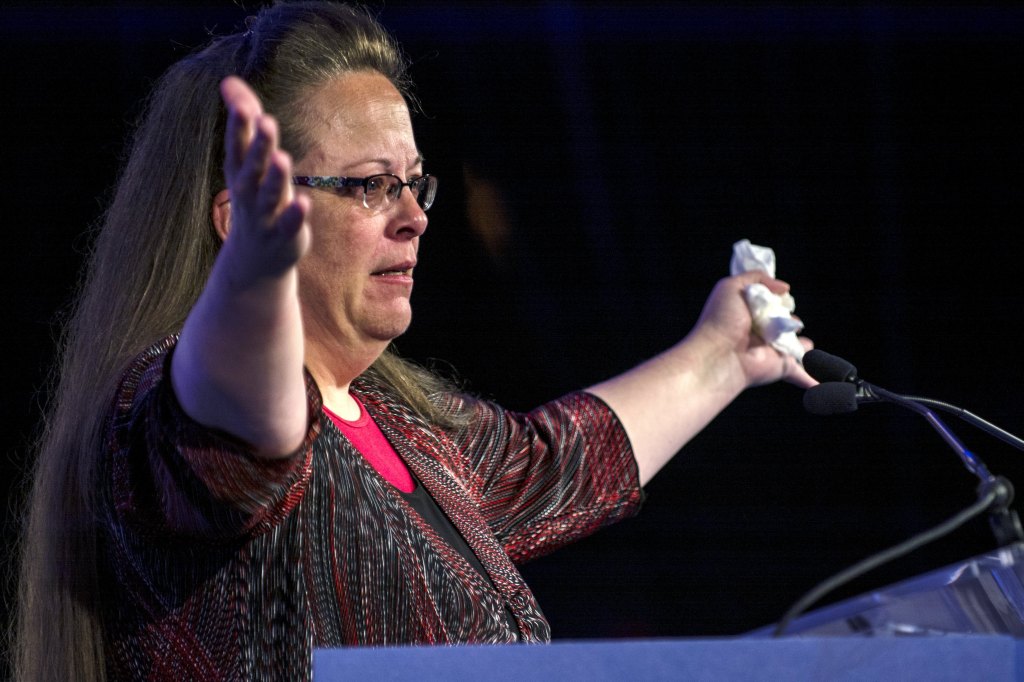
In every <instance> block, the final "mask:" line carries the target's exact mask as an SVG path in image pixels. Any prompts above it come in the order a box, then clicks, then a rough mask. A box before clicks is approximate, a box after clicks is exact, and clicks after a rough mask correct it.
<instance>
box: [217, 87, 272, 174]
mask: <svg viewBox="0 0 1024 682" xmlns="http://www.w3.org/2000/svg"><path fill="white" fill-rule="evenodd" d="M220 93H221V98H222V99H223V100H224V105H225V106H226V107H227V110H228V118H227V128H226V130H225V134H224V151H225V154H224V171H225V173H226V174H227V175H228V176H229V177H230V176H231V175H233V174H234V173H235V172H237V170H238V169H239V168H240V167H241V165H242V161H243V160H244V158H245V154H246V151H247V150H248V148H249V143H250V141H251V140H252V138H253V134H254V131H255V122H256V120H257V119H258V118H259V117H260V116H261V115H262V114H263V107H262V106H261V105H260V100H259V98H258V97H257V96H256V93H255V92H253V91H252V88H250V87H249V86H248V85H247V84H246V83H245V81H243V80H242V79H241V78H238V77H236V76H228V77H227V78H225V79H224V80H223V81H222V82H221V84H220Z"/></svg>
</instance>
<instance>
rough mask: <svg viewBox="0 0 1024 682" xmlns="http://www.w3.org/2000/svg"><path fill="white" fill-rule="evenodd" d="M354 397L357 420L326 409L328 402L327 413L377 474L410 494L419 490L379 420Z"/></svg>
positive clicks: (325, 411)
mask: <svg viewBox="0 0 1024 682" xmlns="http://www.w3.org/2000/svg"><path fill="white" fill-rule="evenodd" d="M352 399H353V400H355V401H356V405H358V406H359V418H358V419H356V420H355V421H349V420H348V419H343V418H341V417H339V416H338V415H336V414H334V413H333V412H331V411H330V410H329V409H327V406H326V405H324V414H326V415H327V416H328V417H330V418H331V421H332V422H334V425H335V426H337V427H338V430H339V431H341V432H342V433H343V434H345V437H346V438H348V439H349V440H350V441H352V445H354V446H356V450H358V451H359V452H360V454H362V456H363V457H365V458H366V461H368V462H369V463H370V464H371V465H373V468H374V469H376V470H377V473H379V474H380V475H381V476H383V477H384V478H386V479H387V481H388V483H390V484H391V485H393V486H395V487H396V488H398V489H399V490H401V491H402V492H403V493H411V492H412V491H413V490H415V489H416V483H415V481H413V480H412V474H410V473H409V469H408V467H406V466H405V462H403V461H402V458H401V457H399V456H398V453H397V452H395V449H394V448H393V447H391V443H389V442H388V439H387V438H385V437H384V434H383V433H381V431H380V427H379V426H377V422H375V421H373V420H372V419H370V413H369V412H367V411H366V408H365V407H363V404H362V403H361V402H360V401H359V398H356V397H355V396H352Z"/></svg>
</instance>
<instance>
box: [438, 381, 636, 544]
mask: <svg viewBox="0 0 1024 682" xmlns="http://www.w3.org/2000/svg"><path fill="white" fill-rule="evenodd" d="M452 405H453V407H454V409H457V410H467V411H468V412H469V414H470V419H469V420H468V421H469V423H468V426H466V427H464V428H463V429H460V430H459V431H457V432H456V433H455V434H454V436H453V437H454V439H455V441H456V447H457V449H458V450H459V452H460V453H461V454H462V457H461V463H460V464H461V466H462V467H463V468H464V470H463V471H462V472H460V474H461V476H462V477H463V480H464V481H465V484H466V486H467V488H468V490H469V492H470V494H471V495H472V496H473V497H474V498H475V499H476V501H477V504H478V505H479V508H480V511H481V513H482V514H483V515H484V518H485V519H486V520H487V522H488V524H490V526H491V528H492V530H493V531H494V532H495V534H496V535H497V536H498V538H499V540H501V542H502V543H503V545H504V546H505V549H506V551H507V552H508V553H509V556H511V557H512V559H513V560H514V561H517V562H522V561H526V560H528V559H531V558H533V557H537V556H540V555H543V554H546V553H548V552H551V551H553V550H555V549H557V548H558V547H561V546H563V545H566V544H569V543H571V542H574V541H575V540H578V539H580V538H582V537H585V536H587V535H590V534H591V533H593V532H594V531H596V530H597V529H598V528H600V527H602V526H605V525H607V524H610V523H614V522H615V521H618V520H620V519H623V518H627V517H629V516H632V515H634V514H635V513H636V512H637V511H638V510H639V507H640V503H641V501H642V497H643V493H642V491H641V489H640V481H639V471H638V469H637V465H636V460H635V459H634V457H633V451H632V448H631V447H630V444H629V439H628V438H627V436H626V432H625V430H624V429H623V427H622V424H621V423H620V422H619V420H618V418H617V417H616V416H615V413H614V412H612V410H611V408H609V407H608V406H607V405H606V404H605V403H604V402H602V401H601V400H600V399H599V398H597V397H596V396H593V395H591V394H589V393H573V394H570V395H568V396H565V397H563V398H561V399H559V400H555V401H553V402H550V403H547V404H545V405H543V406H541V407H539V408H537V409H536V410H533V411H532V412H529V413H526V414H523V413H516V412H510V411H507V410H504V409H502V408H501V407H499V406H497V405H494V404H493V403H489V402H485V401H479V400H474V399H471V398H467V397H465V396H460V397H456V398H453V404H452Z"/></svg>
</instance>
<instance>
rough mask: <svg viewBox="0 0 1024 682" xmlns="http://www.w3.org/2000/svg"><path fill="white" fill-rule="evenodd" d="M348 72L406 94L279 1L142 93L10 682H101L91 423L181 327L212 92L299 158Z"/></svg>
mask: <svg viewBox="0 0 1024 682" xmlns="http://www.w3.org/2000/svg"><path fill="white" fill-rule="evenodd" d="M357 70H374V71H378V72H380V73H382V74H384V75H385V76H387V77H388V78H389V79H390V80H391V82H392V83H394V84H395V86H396V87H397V88H398V89H399V90H400V91H401V92H402V93H403V94H405V95H406V97H407V98H408V97H410V93H409V82H408V79H407V73H406V61H405V59H404V58H403V56H402V54H401V52H400V50H399V48H398V47H397V45H396V44H395V42H394V41H393V40H392V39H391V37H390V36H389V35H388V34H387V33H386V32H385V31H384V29H383V28H381V27H380V25H379V24H378V23H377V22H376V21H375V20H374V19H373V18H372V17H371V16H370V15H369V14H368V13H367V12H366V11H364V10H361V9H358V8H353V7H350V6H345V5H337V4H333V3H329V2H288V3H280V4H276V5H274V6H273V7H270V8H266V9H264V10H262V11H260V13H259V14H257V15H256V16H253V17H250V18H249V19H248V20H247V21H246V30H245V31H244V32H243V33H237V34H234V35H230V36H226V37H223V38H218V39H215V40H214V41H213V42H211V43H210V44H209V45H208V46H207V47H206V48H205V49H203V50H201V51H200V52H197V53H196V54H194V55H192V56H190V57H188V58H186V59H184V60H182V61H181V62H179V63H177V64H176V65H174V66H173V67H171V68H170V69H169V70H168V71H167V73H166V74H165V75H164V76H163V77H162V78H161V80H160V81H159V82H158V84H157V86H156V88H155V89H154V91H153V93H152V95H151V96H150V98H149V100H148V102H147V104H146V108H145V112H144V114H143V117H142V119H141V122H140V125H139V126H138V128H137V129H136V132H135V134H134V136H133V138H132V143H131V152H130V154H129V157H128V160H127V162H126V164H125V166H124V167H123V170H122V172H121V175H120V178H119V180H118V184H117V188H116V191H115V194H114V198H113V201H112V202H111V204H110V206H109V208H108V210H107V212H106V213H105V215H104V219H103V222H102V227H101V229H100V230H99V232H98V234H97V235H96V239H95V243H94V246H93V249H92V251H91V253H90V255H89V257H88V259H87V263H86V269H85V274H84V280H83V282H82V285H81V287H80V289H79V294H78V297H77V299H76V301H75V302H74V305H73V308H72V309H71V313H70V317H69V321H68V324H67V325H66V327H65V329H64V331H63V333H62V336H61V338H60V344H59V355H58V358H59V359H58V362H57V363H56V364H55V367H54V370H53V372H52V376H51V380H50V383H49V386H50V389H51V393H50V395H51V399H50V403H49V407H48V410H47V414H46V416H45V419H44V423H43V428H42V431H41V436H40V438H39V441H38V448H37V452H38V456H37V459H36V462H35V464H34V475H33V484H32V489H31V492H30V498H29V504H28V509H27V519H26V523H25V527H24V529H23V539H22V544H21V552H22V556H21V573H20V584H19V606H18V612H17V641H16V647H15V661H14V662H15V669H16V676H17V679H21V680H33V681H35V680H61V681H66V680H99V679H103V677H104V675H105V668H104V653H103V630H102V625H101V621H100V613H99V600H98V597H97V556H96V553H97V523H96V519H97V518H98V516H99V514H98V511H97V510H98V505H99V497H100V495H99V493H98V492H97V491H98V490H100V489H101V486H102V483H101V482H100V481H98V480H97V478H98V476H97V468H98V463H99V458H100V457H101V456H102V453H103V443H102V438H103V430H104V428H103V427H104V415H105V414H106V413H107V411H108V407H109V403H110V400H111V398H112V396H113V392H114V390H115V388H116V384H117V382H118V379H119V377H120V375H121V373H122V372H123V371H124V369H125V367H126V365H127V363H129V362H130V361H131V359H132V358H134V357H135V356H136V355H137V354H138V353H139V352H141V351H142V350H144V349H145V348H147V347H148V346H150V345H151V344H153V343H154V342H156V341H157V340H159V339H161V338H163V337H165V336H167V335H168V334H172V333H174V332H176V331H177V330H179V329H180V328H181V326H182V324H183V323H184V321H185V318H186V316H187V315H188V313H189V311H190V310H191V308H192V306H193V305H194V303H195V302H196V300H197V298H198V297H199V294H200V292H201V290H202V288H203V286H204V285H205V283H206V280H207V277H208V276H209V273H210V269H211V267H212V265H213V261H214V257H215V255H216V253H217V250H218V248H219V246H220V243H219V240H218V239H217V237H216V233H215V231H214V229H213V226H212V224H211V220H210V207H211V202H212V199H213V196H214V195H215V194H216V193H217V192H218V191H220V190H221V189H223V187H224V179H223V176H222V171H221V166H222V157H223V150H222V149H223V136H224V121H225V112H224V108H223V105H222V103H221V101H220V97H219V93H218V84H219V82H220V81H221V80H222V79H223V78H224V77H225V76H227V75H229V74H238V75H241V76H242V77H243V78H245V79H246V80H248V81H249V83H250V84H251V85H252V86H253V87H254V89H255V90H256V92H257V93H258V94H259V95H260V97H261V99H262V101H263V104H264V107H265V108H266V110H267V111H269V112H271V113H273V114H275V116H277V117H278V119H279V121H280V124H281V133H282V146H283V147H284V148H286V149H288V151H289V152H291V153H292V155H293V156H294V157H295V158H301V157H302V156H303V155H304V154H305V152H306V151H307V150H308V145H309V144H310V140H308V139H305V138H304V134H303V125H302V123H303V122H302V112H301V102H302V100H303V94H304V93H306V92H308V91H309V90H310V89H312V88H315V87H317V86H318V85H321V84H323V83H324V82H325V81H327V80H329V79H331V78H333V77H336V76H337V75H339V74H341V73H345V72H349V71H357ZM368 371H370V372H373V373H375V374H376V375H377V376H378V377H379V378H381V379H383V380H384V381H386V382H387V383H389V384H391V385H393V386H394V388H395V389H396V390H397V391H399V392H400V393H401V394H402V395H403V396H404V397H405V399H406V400H407V401H408V402H409V403H410V404H411V405H412V406H413V408H414V409H416V410H417V411H419V412H420V413H421V415H423V416H424V417H425V418H427V419H428V420H431V421H433V422H434V423H438V424H440V425H450V421H446V417H445V415H443V414H441V413H438V412H436V411H435V409H434V408H433V406H432V403H431V401H430V394H431V393H432V392H433V391H435V390H440V389H441V388H442V384H441V383H439V382H438V380H435V378H434V377H433V376H432V375H431V374H429V373H428V372H426V371H425V370H422V369H420V368H418V367H415V366H413V365H411V364H409V363H406V362H404V361H402V360H400V359H398V358H397V357H396V356H394V355H392V354H390V353H385V354H384V355H382V356H381V358H380V359H379V360H378V361H377V363H375V365H374V367H372V368H371V369H370V370H368Z"/></svg>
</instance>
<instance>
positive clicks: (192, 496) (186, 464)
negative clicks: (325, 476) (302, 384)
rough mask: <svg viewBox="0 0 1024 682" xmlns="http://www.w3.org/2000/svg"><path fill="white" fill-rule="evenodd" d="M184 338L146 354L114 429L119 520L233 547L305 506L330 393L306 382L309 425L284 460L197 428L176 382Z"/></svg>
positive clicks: (121, 391)
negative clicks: (174, 362)
mask: <svg viewBox="0 0 1024 682" xmlns="http://www.w3.org/2000/svg"><path fill="white" fill-rule="evenodd" d="M176 340H177V339H176V337H169V338H167V339H164V340H163V341H161V342H159V343H157V344H155V345H154V346H152V347H151V348H149V349H147V350H146V351H145V352H143V353H142V354H141V355H140V356H139V357H138V358H136V359H135V361H134V362H133V363H132V364H131V365H130V366H129V368H128V369H127V371H126V372H125V373H124V375H123V377H122V379H121V383H120V385H119V387H118V389H117V392H116V395H115V398H114V402H113V405H112V406H111V410H110V418H109V421H108V423H107V441H106V442H107V454H106V467H105V469H106V472H107V473H106V476H107V479H108V480H107V484H108V485H109V486H110V488H109V490H110V492H111V496H112V500H111V502H112V507H113V512H114V514H115V516H116V517H117V522H118V523H120V524H125V525H128V526H131V527H133V529H134V530H135V531H136V532H138V533H140V534H141V535H143V536H149V537H158V536H161V535H162V536H168V535H169V536H171V537H173V536H188V537H199V538H206V539H208V540H219V539H229V538H235V537H241V536H245V535H253V534H258V533H261V532H265V531H266V530H269V529H270V528H272V527H274V526H275V525H276V524H277V523H279V522H280V520H281V519H283V518H284V517H285V516H287V514H288V513H289V512H290V511H291V510H292V508H294V506H295V505H296V504H298V502H299V500H300V499H301V497H302V494H303V492H304V491H305V489H306V484H307V482H308V480H309V476H310V472H311V465H312V445H313V441H314V440H315V439H316V437H317V435H318V434H319V430H320V422H319V414H320V394H319V391H318V390H317V388H316V385H315V383H313V380H312V378H311V377H309V375H308V374H307V377H306V385H307V401H308V405H309V415H310V421H309V427H308V431H307V434H306V438H305V440H304V442H303V443H302V445H301V446H300V448H299V449H298V450H297V451H296V452H295V453H294V454H293V455H291V456H290V457H286V458H283V459H275V460H268V459H261V458H258V457H256V456H255V455H254V454H253V453H252V451H251V449H250V448H249V447H248V446H247V445H246V444H245V443H243V442H241V441H239V440H237V439H235V438H232V437H231V436H230V435H228V434H225V433H220V432H217V431H215V430H213V429H210V428H207V427H204V426H203V425H201V424H199V423H197V422H195V421H193V420H192V419H191V418H190V417H189V416H188V415H187V414H185V412H184V411H183V410H182V408H181V406H180V405H179V404H178V401H177V398H176V397H175V395H174V391H173V390H172V388H171V382H170V359H171V356H172V353H173V349H174V344H175V342H176Z"/></svg>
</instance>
